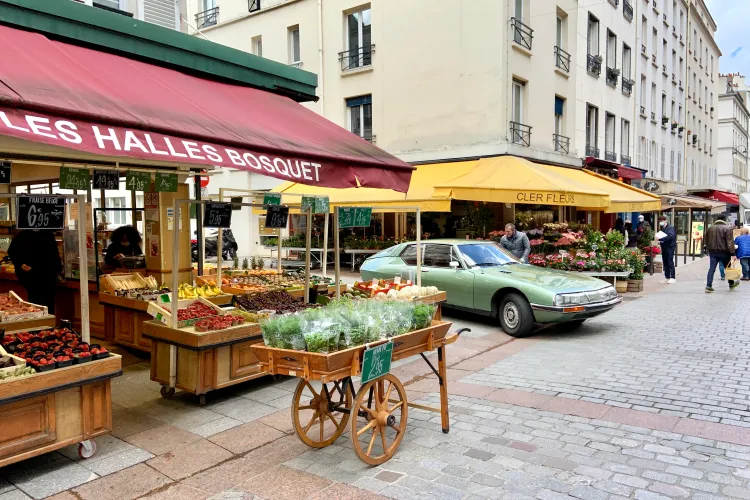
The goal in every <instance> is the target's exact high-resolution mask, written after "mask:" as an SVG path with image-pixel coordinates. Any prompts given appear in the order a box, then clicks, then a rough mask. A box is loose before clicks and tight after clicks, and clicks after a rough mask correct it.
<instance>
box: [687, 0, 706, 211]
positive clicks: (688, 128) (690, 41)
mask: <svg viewBox="0 0 750 500" xmlns="http://www.w3.org/2000/svg"><path fill="white" fill-rule="evenodd" d="M687 4H688V10H687V17H686V19H685V27H686V28H687V33H686V34H685V45H686V47H690V46H691V44H692V40H691V39H690V13H691V11H692V10H693V2H692V1H690V0H688V2H687ZM684 71H685V73H684V75H683V78H685V129H684V131H688V130H690V131H691V132H692V130H693V129H692V128H690V127H688V125H689V124H688V119H687V118H688V103H689V102H690V54H689V53H688V51H687V50H685V70H684ZM689 143H690V141H689V138H688V134H683V137H682V161H683V162H684V165H683V167H682V179H681V180H682V185H683V186H685V192H687V189H688V183H687V178H688V170H687V169H688V165H689V162H688V144H689ZM693 180H695V179H693ZM704 224H705V222H704Z"/></svg>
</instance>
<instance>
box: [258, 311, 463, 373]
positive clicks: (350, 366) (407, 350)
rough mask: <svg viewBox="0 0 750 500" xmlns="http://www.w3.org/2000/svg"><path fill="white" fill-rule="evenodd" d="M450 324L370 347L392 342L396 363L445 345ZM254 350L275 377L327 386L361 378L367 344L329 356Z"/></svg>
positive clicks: (264, 348)
mask: <svg viewBox="0 0 750 500" xmlns="http://www.w3.org/2000/svg"><path fill="white" fill-rule="evenodd" d="M451 324H452V323H450V322H446V321H437V320H433V322H432V325H431V326H430V327H428V328H423V329H421V330H414V331H413V332H409V333H405V334H403V335H398V336H395V337H392V338H391V339H383V340H380V341H378V342H373V343H371V344H368V345H369V346H376V345H380V344H384V343H386V342H388V341H389V340H391V341H393V344H394V345H393V361H397V360H399V359H403V358H408V357H409V356H414V355H416V354H419V353H421V352H427V351H432V350H435V349H436V348H438V347H441V346H442V345H444V340H445V337H446V335H447V334H448V329H449V328H450V326H451ZM252 348H253V350H254V351H255V354H256V355H257V356H258V359H259V360H260V365H261V367H262V368H263V369H264V371H267V372H268V373H270V374H272V375H289V376H292V377H299V378H303V379H305V380H320V381H322V382H324V383H327V382H332V381H335V380H340V379H342V378H344V377H354V376H357V375H359V372H360V370H361V366H362V355H363V353H364V351H365V346H364V345H361V346H357V347H352V348H350V349H344V350H342V351H336V352H332V353H329V354H323V353H317V352H307V351H295V350H291V349H279V348H276V347H268V346H266V345H264V344H262V343H258V344H255V345H253V346H252Z"/></svg>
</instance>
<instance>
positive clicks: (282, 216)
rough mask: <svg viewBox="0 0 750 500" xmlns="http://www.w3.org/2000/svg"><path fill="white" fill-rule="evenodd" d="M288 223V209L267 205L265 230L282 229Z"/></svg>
mask: <svg viewBox="0 0 750 500" xmlns="http://www.w3.org/2000/svg"><path fill="white" fill-rule="evenodd" d="M287 222H289V207H287V206H282V205H269V206H268V207H267V209H266V228H268V229H270V228H278V229H283V228H285V227H286V225H287Z"/></svg>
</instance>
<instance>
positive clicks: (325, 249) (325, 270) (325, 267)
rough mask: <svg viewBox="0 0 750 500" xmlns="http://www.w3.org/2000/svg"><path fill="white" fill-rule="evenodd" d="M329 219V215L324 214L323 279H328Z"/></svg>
mask: <svg viewBox="0 0 750 500" xmlns="http://www.w3.org/2000/svg"><path fill="white" fill-rule="evenodd" d="M329 211H330V210H329ZM330 217H331V214H329V213H326V215H325V222H324V223H323V255H322V257H323V259H322V261H323V263H322V266H323V277H324V278H327V277H328V219H329V218H330Z"/></svg>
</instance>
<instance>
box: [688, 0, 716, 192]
mask: <svg viewBox="0 0 750 500" xmlns="http://www.w3.org/2000/svg"><path fill="white" fill-rule="evenodd" d="M688 7H689V8H688V28H687V29H688V32H687V37H688V53H687V65H686V74H685V83H686V85H687V87H686V92H687V93H686V103H687V104H686V109H687V115H686V121H685V126H686V128H687V129H688V130H687V132H688V133H687V134H686V137H685V139H686V141H685V142H686V145H685V168H686V184H687V187H688V190H691V189H693V190H700V189H713V188H715V187H716V186H717V184H718V169H717V167H718V155H717V154H716V135H717V129H718V125H719V122H718V113H717V112H716V106H717V102H718V100H717V97H716V94H715V88H716V79H717V77H718V67H719V66H718V64H719V57H721V51H720V50H719V46H718V45H717V44H716V41H715V40H714V34H715V33H716V23H715V22H714V20H713V18H712V17H711V14H710V13H709V11H708V8H707V7H706V5H705V3H704V2H703V0H690V3H689V6H688Z"/></svg>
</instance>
